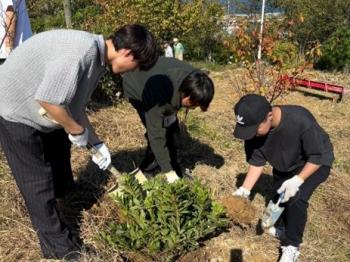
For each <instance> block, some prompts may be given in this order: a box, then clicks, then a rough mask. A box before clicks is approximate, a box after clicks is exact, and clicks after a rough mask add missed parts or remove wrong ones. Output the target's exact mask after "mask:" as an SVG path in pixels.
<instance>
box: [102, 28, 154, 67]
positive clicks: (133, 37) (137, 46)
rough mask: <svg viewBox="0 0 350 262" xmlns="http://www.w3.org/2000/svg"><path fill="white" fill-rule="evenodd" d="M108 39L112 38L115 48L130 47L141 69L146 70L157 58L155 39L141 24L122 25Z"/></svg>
mask: <svg viewBox="0 0 350 262" xmlns="http://www.w3.org/2000/svg"><path fill="white" fill-rule="evenodd" d="M109 39H111V40H112V42H113V45H114V48H115V49H116V50H120V49H123V48H125V49H130V50H131V54H132V55H133V56H134V59H135V60H136V61H137V63H138V66H139V68H140V69H141V70H148V69H149V68H151V67H152V66H153V65H154V64H155V63H156V61H157V59H158V49H157V43H156V40H155V38H154V36H153V34H152V33H151V32H150V31H148V30H147V28H146V27H144V26H142V25H138V24H128V25H124V26H122V27H120V28H119V29H118V30H117V31H116V32H115V33H114V34H113V35H111V36H110V37H109Z"/></svg>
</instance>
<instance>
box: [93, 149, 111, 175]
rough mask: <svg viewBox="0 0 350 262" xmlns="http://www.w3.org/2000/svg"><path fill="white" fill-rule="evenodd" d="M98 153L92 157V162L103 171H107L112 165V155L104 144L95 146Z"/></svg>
mask: <svg viewBox="0 0 350 262" xmlns="http://www.w3.org/2000/svg"><path fill="white" fill-rule="evenodd" d="M94 148H96V149H97V152H96V153H95V154H94V155H93V156H92V161H93V162H94V163H95V164H96V165H98V167H99V168H100V169H102V170H106V169H107V168H108V166H109V165H110V164H111V162H112V160H111V154H110V153H109V150H108V148H107V147H106V145H105V144H104V143H101V144H98V145H95V146H94Z"/></svg>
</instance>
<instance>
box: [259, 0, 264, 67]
mask: <svg viewBox="0 0 350 262" xmlns="http://www.w3.org/2000/svg"><path fill="white" fill-rule="evenodd" d="M264 16H265V0H262V7H261V19H260V34H259V49H258V61H260V60H261V45H262V41H263V31H264Z"/></svg>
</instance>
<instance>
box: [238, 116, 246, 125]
mask: <svg viewBox="0 0 350 262" xmlns="http://www.w3.org/2000/svg"><path fill="white" fill-rule="evenodd" d="M237 123H238V124H241V125H244V122H243V116H240V115H237Z"/></svg>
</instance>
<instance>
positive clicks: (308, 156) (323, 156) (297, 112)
mask: <svg viewBox="0 0 350 262" xmlns="http://www.w3.org/2000/svg"><path fill="white" fill-rule="evenodd" d="M234 112H235V116H236V126H235V130H234V136H235V137H236V138H239V139H243V140H244V142H245V143H244V144H245V152H246V158H247V162H248V163H249V169H248V173H247V176H246V177H245V180H244V182H243V185H242V186H241V187H240V188H239V189H237V190H236V191H235V192H234V193H233V194H234V195H236V196H242V197H249V195H250V190H251V189H252V188H253V186H254V184H255V183H256V181H257V180H258V179H259V177H260V175H261V174H262V172H263V168H264V165H265V164H266V162H269V163H270V164H271V166H272V167H273V178H274V188H276V189H277V193H278V194H281V193H284V197H283V200H282V202H283V203H285V204H284V205H285V210H284V212H283V214H282V216H281V218H280V221H278V222H277V224H279V227H277V226H276V227H271V228H269V229H268V232H269V233H270V234H272V235H274V236H275V237H278V238H279V239H280V240H281V244H282V256H281V259H280V261H282V262H289V261H297V259H298V256H299V254H300V252H299V245H300V244H301V243H302V238H303V232H304V228H305V224H306V219H307V208H308V200H309V199H310V197H311V195H312V193H313V191H314V190H315V189H316V188H317V187H318V186H319V185H320V184H321V183H322V182H324V181H325V180H326V179H327V177H328V176H329V173H330V169H331V166H332V162H333V160H334V155H333V146H332V144H331V142H330V139H329V137H328V134H327V133H326V132H325V131H324V130H323V129H322V127H320V126H319V124H318V123H317V121H316V119H315V118H314V117H313V115H312V114H311V113H310V112H309V111H308V110H307V109H306V108H304V107H301V106H296V105H284V106H273V107H272V106H271V105H270V103H269V102H268V101H267V100H266V98H265V97H263V96H259V95H254V94H250V95H246V96H244V97H242V98H241V99H240V100H239V102H238V103H237V104H236V105H235V107H234ZM278 194H277V195H276V196H275V198H278V197H279V195H278Z"/></svg>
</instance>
